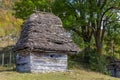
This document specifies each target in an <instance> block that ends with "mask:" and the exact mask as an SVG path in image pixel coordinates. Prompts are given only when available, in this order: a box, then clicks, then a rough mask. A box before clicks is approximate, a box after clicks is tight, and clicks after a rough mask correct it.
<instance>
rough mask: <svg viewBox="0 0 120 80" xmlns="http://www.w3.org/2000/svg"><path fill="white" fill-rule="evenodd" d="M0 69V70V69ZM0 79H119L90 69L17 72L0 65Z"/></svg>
mask: <svg viewBox="0 0 120 80" xmlns="http://www.w3.org/2000/svg"><path fill="white" fill-rule="evenodd" d="M1 69H2V70H1ZM0 80H120V79H118V78H114V77H110V76H107V75H103V74H100V73H96V72H92V71H90V70H83V69H74V70H71V71H69V72H54V73H18V72H16V71H7V69H5V68H3V67H0Z"/></svg>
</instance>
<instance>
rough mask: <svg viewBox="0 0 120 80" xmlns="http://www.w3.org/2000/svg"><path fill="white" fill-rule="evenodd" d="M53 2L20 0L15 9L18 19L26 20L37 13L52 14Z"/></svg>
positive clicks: (47, 0) (49, 0)
mask: <svg viewBox="0 0 120 80" xmlns="http://www.w3.org/2000/svg"><path fill="white" fill-rule="evenodd" d="M50 3H52V0H37V1H35V0H20V1H18V2H15V4H14V6H13V9H14V10H15V16H16V17H17V18H22V19H26V18H28V16H29V15H30V14H32V13H34V12H36V11H43V12H50V11H51V7H50V6H51V4H50Z"/></svg>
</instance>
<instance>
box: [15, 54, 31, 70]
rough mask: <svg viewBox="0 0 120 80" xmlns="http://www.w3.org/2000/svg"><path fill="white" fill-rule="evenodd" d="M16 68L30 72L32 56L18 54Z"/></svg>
mask: <svg viewBox="0 0 120 80" xmlns="http://www.w3.org/2000/svg"><path fill="white" fill-rule="evenodd" d="M16 69H17V71H20V72H30V56H22V55H17V56H16Z"/></svg>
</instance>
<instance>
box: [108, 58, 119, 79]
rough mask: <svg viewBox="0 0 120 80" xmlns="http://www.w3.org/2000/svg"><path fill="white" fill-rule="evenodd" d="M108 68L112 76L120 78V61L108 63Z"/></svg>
mask: <svg viewBox="0 0 120 80" xmlns="http://www.w3.org/2000/svg"><path fill="white" fill-rule="evenodd" d="M108 70H109V72H110V75H111V76H113V77H119V78H120V61H118V60H116V61H114V62H111V63H110V64H109V65H108Z"/></svg>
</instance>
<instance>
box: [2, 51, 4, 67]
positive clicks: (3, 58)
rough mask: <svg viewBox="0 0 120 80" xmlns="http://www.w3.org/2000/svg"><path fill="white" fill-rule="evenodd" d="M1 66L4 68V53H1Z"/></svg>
mask: <svg viewBox="0 0 120 80" xmlns="http://www.w3.org/2000/svg"><path fill="white" fill-rule="evenodd" d="M2 66H4V53H2Z"/></svg>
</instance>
